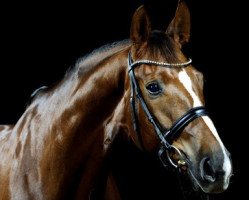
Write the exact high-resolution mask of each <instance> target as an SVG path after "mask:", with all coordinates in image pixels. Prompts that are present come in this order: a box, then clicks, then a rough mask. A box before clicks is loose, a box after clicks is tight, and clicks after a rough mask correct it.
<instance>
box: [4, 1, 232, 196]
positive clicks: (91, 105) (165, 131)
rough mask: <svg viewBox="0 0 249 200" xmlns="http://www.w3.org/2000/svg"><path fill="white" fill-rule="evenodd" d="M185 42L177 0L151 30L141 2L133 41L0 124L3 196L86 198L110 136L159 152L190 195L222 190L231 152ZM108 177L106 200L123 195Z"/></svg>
mask: <svg viewBox="0 0 249 200" xmlns="http://www.w3.org/2000/svg"><path fill="white" fill-rule="evenodd" d="M189 37H190V13H189V10H188V8H187V5H186V4H185V2H184V1H183V0H179V2H178V7H177V10H176V14H175V17H174V18H173V20H172V21H171V23H170V24H169V26H168V28H167V29H166V31H158V30H152V29H151V24H150V20H149V16H148V15H147V13H146V10H145V8H144V6H141V7H139V8H138V9H137V10H136V11H135V13H134V15H133V18H132V22H131V29H130V39H127V40H123V41H120V42H116V43H113V44H110V45H106V46H104V47H102V48H99V49H97V50H95V51H93V52H92V53H90V54H89V55H87V56H85V57H83V58H82V59H80V60H79V61H78V62H77V63H76V64H75V67H74V68H73V69H71V70H70V71H68V72H67V73H66V74H65V76H64V78H63V79H62V80H61V81H60V82H59V83H58V84H56V85H54V86H53V87H50V88H46V90H44V91H43V90H41V91H39V92H37V94H36V95H35V96H34V97H33V100H32V102H31V103H30V105H29V106H28V107H27V109H26V110H25V112H24V113H23V115H22V116H21V118H20V119H19V120H18V122H17V123H16V124H15V125H1V126H0V155H1V159H0V199H2V200H8V199H13V200H15V199H23V200H25V199H37V200H44V199H49V200H55V199H93V198H92V194H93V191H94V189H95V187H96V185H97V183H98V182H99V180H100V178H101V176H102V174H103V173H102V172H103V171H106V170H107V171H108V169H106V166H108V165H105V163H106V161H108V159H107V157H108V154H109V152H110V151H111V150H113V151H115V149H112V145H113V144H114V142H115V140H116V139H117V138H122V139H123V140H131V141H132V142H133V143H134V144H135V145H136V147H137V148H138V149H140V150H141V151H145V152H151V153H153V152H158V153H157V154H158V156H159V157H158V158H159V160H160V161H161V162H162V165H165V166H166V165H167V166H170V167H172V168H175V169H177V170H179V171H181V172H183V173H184V175H185V176H186V177H188V179H189V181H190V182H191V184H192V187H193V188H194V189H195V190H197V191H203V192H204V193H220V192H223V191H225V190H226V189H227V188H228V186H229V180H230V176H231V174H232V163H231V159H230V154H229V152H228V151H227V149H226V148H225V146H224V144H223V143H222V141H221V139H220V137H219V135H218V133H217V130H216V128H215V126H214V124H213V122H212V120H211V119H210V117H209V115H208V112H207V110H206V108H205V107H204V105H205V102H204V95H203V75H202V73H201V72H199V71H198V70H197V69H196V68H194V67H193V65H192V63H191V61H192V60H191V59H187V58H186V56H185V55H184V54H183V52H182V50H181V49H182V46H183V45H184V44H185V43H187V42H188V41H189ZM106 180H107V181H106V182H107V186H106V188H107V189H106V191H107V192H104V194H103V195H105V197H106V199H109V200H110V199H116V200H117V199H120V198H121V197H120V196H119V195H118V191H117V190H118V188H117V187H116V185H115V184H116V183H115V180H114V179H113V177H112V175H111V173H108V177H106ZM108 191H109V193H108ZM110 191H112V192H113V191H116V193H115V194H117V196H116V197H113V194H110ZM111 196H112V197H111Z"/></svg>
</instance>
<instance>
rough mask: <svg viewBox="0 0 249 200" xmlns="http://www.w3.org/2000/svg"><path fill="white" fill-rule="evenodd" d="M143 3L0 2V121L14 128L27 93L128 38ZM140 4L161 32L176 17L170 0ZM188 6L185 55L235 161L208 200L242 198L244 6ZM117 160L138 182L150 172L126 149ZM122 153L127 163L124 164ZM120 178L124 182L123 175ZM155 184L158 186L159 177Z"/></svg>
mask: <svg viewBox="0 0 249 200" xmlns="http://www.w3.org/2000/svg"><path fill="white" fill-rule="evenodd" d="M141 2H142V1H139V0H122V1H121V0H120V1H110V0H109V1H107V0H106V1H91V2H85V3H84V2H83V1H81V2H78V1H64V2H62V1H58V2H54V3H51V2H46V1H30V2H28V1H25V2H20V1H18V2H15V1H9V2H8V3H6V4H2V3H1V4H2V5H0V9H1V10H0V13H1V14H0V16H1V17H0V22H1V24H0V25H1V31H0V32H1V34H0V50H1V53H0V123H1V124H8V123H15V122H16V121H17V120H18V118H19V117H20V116H21V114H22V113H23V111H24V110H25V105H26V102H27V101H28V99H29V96H30V94H31V93H32V91H34V90H35V89H36V88H38V87H40V86H42V85H51V84H52V83H54V82H56V81H58V80H60V79H61V78H62V77H63V75H64V73H65V71H66V70H67V69H68V68H69V67H70V66H72V65H74V63H75V61H76V60H77V58H79V57H81V56H83V55H84V54H86V53H89V52H90V51H92V50H93V49H94V48H97V47H100V46H101V45H104V44H106V43H110V42H113V41H117V40H122V39H125V38H128V37H129V28H130V21H131V17H132V14H133V12H134V11H135V9H136V8H137V7H138V6H139V5H140V4H141ZM143 2H144V3H145V4H146V6H147V8H148V12H149V14H150V15H151V19H152V25H153V27H154V28H156V29H166V27H167V25H168V23H169V21H170V20H171V19H172V17H173V14H174V12H175V8H176V0H164V1H159V0H154V1H152V0H151V1H150V0H147V1H143ZM187 3H188V5H189V8H190V11H191V16H192V32H191V40H190V43H189V44H188V45H187V46H186V47H185V48H184V52H185V54H186V55H188V56H189V57H191V58H192V59H193V62H194V65H195V66H196V68H197V69H199V70H200V71H202V72H203V73H204V75H205V96H206V103H207V107H208V109H209V111H210V113H211V116H212V119H213V121H214V122H215V125H216V127H217V129H218V131H219V133H220V136H221V138H222V140H223V142H224V143H225V145H226V147H227V148H228V150H229V151H230V152H231V154H232V159H233V164H234V176H233V178H232V184H231V186H230V188H229V189H228V191H226V192H225V193H224V194H222V195H218V196H215V197H212V198H213V199H228V198H231V199H235V198H236V196H237V197H239V198H238V199H243V198H242V196H243V194H246V191H245V189H244V188H245V187H243V185H244V183H242V181H243V180H246V176H247V173H246V168H247V167H246V165H247V164H245V162H246V161H247V156H246V153H245V152H247V150H246V147H247V146H246V140H247V139H246V137H247V118H248V117H246V113H247V112H248V107H247V104H248V100H247V97H246V94H247V92H248V89H247V87H246V82H247V72H246V71H247V69H246V68H248V64H247V63H248V55H247V53H246V48H247V45H246V43H248V42H247V38H248V36H247V33H246V30H245V29H246V26H247V24H248V22H246V14H247V13H246V12H245V9H243V8H244V7H245V5H244V4H243V3H244V2H242V1H226V0H219V1H217V0H202V1H194V0H188V1H187ZM244 115H245V116H244ZM133 151H134V152H135V153H134V152H133ZM121 155H122V156H124V159H122V160H121V159H120V162H123V164H124V163H125V162H131V161H132V162H133V163H132V164H130V165H129V166H126V167H127V168H133V167H134V169H137V170H138V171H137V173H140V176H141V177H142V176H143V175H142V172H146V173H148V171H150V169H152V168H153V169H154V168H155V166H153V167H152V168H150V167H149V168H148V169H147V171H146V169H142V170H141V168H144V167H145V166H144V165H141V164H139V162H137V160H139V158H136V156H135V157H134V155H139V153H138V152H136V150H132V148H129V150H128V154H124V153H123V152H122V154H121ZM127 155H131V156H133V159H131V160H129V159H128V157H129V156H127ZM142 160H143V159H142ZM143 164H144V163H143ZM243 168H244V169H243ZM122 170H123V171H125V169H124V168H123V169H122ZM141 171H142V172H141ZM159 171H160V170H159ZM133 173H134V172H133ZM124 174H126V175H127V177H128V172H127V171H126V172H124ZM134 174H135V173H134ZM141 177H140V178H141ZM154 177H158V178H160V176H156V175H155V176H154ZM148 180H149V179H148ZM150 181H152V180H151V179H150ZM153 181H157V180H153ZM157 182H161V183H162V180H160V179H159V180H158V181H157ZM135 183H137V184H139V183H138V182H135ZM153 184H155V183H153ZM127 185H131V186H132V187H133V186H135V184H133V185H132V184H131V183H127ZM142 186H143V184H140V185H139V186H138V185H137V190H138V191H143V192H145V190H143V189H141V188H142ZM139 188H140V190H139ZM147 190H149V188H147ZM165 191H167V190H166V189H165ZM171 192H172V191H171ZM147 197H148V196H147ZM157 197H158V198H148V199H159V198H160V199H163V196H160V197H159V196H157ZM240 197H241V198H240ZM144 199H145V198H144Z"/></svg>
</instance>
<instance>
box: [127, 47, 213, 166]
mask: <svg viewBox="0 0 249 200" xmlns="http://www.w3.org/2000/svg"><path fill="white" fill-rule="evenodd" d="M191 62H192V60H191V59H189V60H188V61H187V62H183V63H165V62H157V61H152V60H138V61H135V62H133V61H132V58H131V53H130V52H129V54H128V73H129V77H130V84H131V96H130V104H131V111H132V119H133V126H134V130H135V132H136V133H137V137H138V140H139V143H140V145H141V147H142V148H143V149H144V145H143V140H142V136H141V133H140V129H139V126H138V117H137V112H136V101H135V96H136V98H137V99H138V100H139V102H140V103H141V106H142V109H143V111H144V113H145V114H146V116H147V118H148V120H149V122H150V123H151V124H152V125H153V127H154V129H155V132H156V134H157V136H158V138H159V140H160V142H161V147H160V149H159V151H158V156H159V158H160V160H161V161H162V163H163V165H164V166H167V165H168V164H167V160H168V161H169V163H170V164H171V165H172V166H174V167H176V168H178V167H179V168H181V167H182V166H185V165H186V163H185V161H184V156H183V154H182V153H181V151H180V150H179V149H178V148H176V147H175V146H174V145H172V143H173V140H175V139H176V138H178V137H179V136H180V134H181V133H182V131H183V129H184V128H185V127H186V126H187V125H188V124H189V123H190V122H192V121H193V120H195V119H196V118H198V117H201V116H205V115H208V112H207V111H206V109H205V107H203V106H199V107H194V108H192V109H190V110H189V111H187V112H186V113H185V114H184V115H183V116H182V117H180V118H179V119H178V120H177V121H176V122H175V123H174V124H173V125H172V126H171V127H170V128H169V129H167V130H162V128H161V126H160V125H159V123H158V120H157V119H156V118H155V116H153V115H152V114H151V112H150V111H149V109H148V106H147V104H146V102H145V100H144V98H143V95H142V92H141V89H140V87H139V85H138V82H137V79H136V76H135V73H134V69H135V68H136V67H138V66H140V65H142V64H146V65H156V66H160V67H167V68H176V67H179V68H184V67H187V66H189V65H190V64H191ZM134 93H135V94H134ZM172 151H174V152H175V153H177V154H178V155H179V157H180V159H179V160H178V162H177V164H176V163H175V162H173V160H172V159H171V158H170V155H169V154H170V152H172ZM165 158H167V159H165Z"/></svg>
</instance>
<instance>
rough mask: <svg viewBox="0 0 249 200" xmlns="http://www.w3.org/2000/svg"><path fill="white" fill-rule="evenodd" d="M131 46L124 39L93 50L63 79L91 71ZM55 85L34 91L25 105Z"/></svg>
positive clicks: (128, 41)
mask: <svg viewBox="0 0 249 200" xmlns="http://www.w3.org/2000/svg"><path fill="white" fill-rule="evenodd" d="M130 44H131V42H130V40H129V39H125V40H122V41H117V42H113V43H110V44H106V45H103V46H101V47H100V48H97V49H95V50H93V51H92V52H91V53H89V54H87V55H85V56H83V57H81V58H79V59H78V60H77V61H76V64H75V65H74V66H73V67H71V68H69V69H68V70H67V72H66V74H65V77H64V79H65V78H68V77H70V75H73V74H77V75H84V74H85V73H87V72H88V71H90V70H91V69H93V67H94V66H97V65H98V63H100V62H101V61H102V60H104V59H105V58H108V57H109V56H111V55H113V54H115V53H117V52H119V51H122V50H123V49H125V48H127V47H129V46H130ZM57 84H58V83H57ZM57 84H53V85H52V86H49V87H47V86H42V87H40V88H38V89H36V90H35V91H34V92H33V93H32V94H31V96H30V99H29V101H28V103H27V105H30V104H31V103H32V102H33V100H34V99H35V98H36V97H37V96H39V95H40V94H41V93H43V92H47V91H49V90H50V89H51V88H54V86H56V85H57Z"/></svg>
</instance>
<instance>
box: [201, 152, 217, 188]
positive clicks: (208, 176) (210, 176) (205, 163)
mask: <svg viewBox="0 0 249 200" xmlns="http://www.w3.org/2000/svg"><path fill="white" fill-rule="evenodd" d="M200 167H201V175H202V178H203V179H204V180H206V181H208V182H210V183H213V182H215V180H216V177H215V172H214V170H213V168H212V166H211V162H210V159H209V158H208V157H205V158H203V159H202V160H201V166H200Z"/></svg>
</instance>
